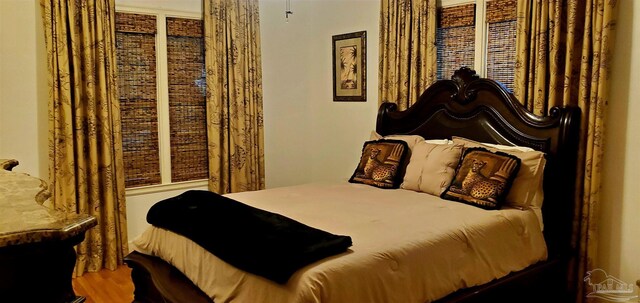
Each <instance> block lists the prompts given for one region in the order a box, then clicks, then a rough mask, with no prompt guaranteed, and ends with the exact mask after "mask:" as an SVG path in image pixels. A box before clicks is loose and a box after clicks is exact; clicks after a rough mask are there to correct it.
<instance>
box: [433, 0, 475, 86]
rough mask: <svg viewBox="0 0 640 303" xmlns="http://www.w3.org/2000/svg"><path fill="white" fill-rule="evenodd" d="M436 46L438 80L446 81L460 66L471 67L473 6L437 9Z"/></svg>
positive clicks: (473, 29) (473, 47)
mask: <svg viewBox="0 0 640 303" xmlns="http://www.w3.org/2000/svg"><path fill="white" fill-rule="evenodd" d="M436 44H437V55H438V68H437V77H438V79H439V80H441V79H448V78H449V77H451V75H453V72H454V71H455V70H457V69H459V68H460V67H462V66H467V67H473V64H474V52H475V4H468V5H459V6H453V7H444V8H440V9H438V29H437V31H436Z"/></svg>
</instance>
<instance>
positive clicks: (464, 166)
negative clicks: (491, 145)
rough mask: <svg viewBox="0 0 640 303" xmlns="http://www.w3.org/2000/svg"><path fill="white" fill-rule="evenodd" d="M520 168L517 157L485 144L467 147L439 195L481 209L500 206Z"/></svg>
mask: <svg viewBox="0 0 640 303" xmlns="http://www.w3.org/2000/svg"><path fill="white" fill-rule="evenodd" d="M519 169H520V158H518V157H516V156H513V155H509V154H506V153H502V152H495V153H492V152H490V151H488V150H486V149H484V148H467V149H466V150H465V152H464V155H463V158H462V161H460V164H459V165H458V168H457V169H456V175H455V177H454V178H453V181H452V182H451V185H449V187H448V188H447V189H446V190H445V191H444V192H443V193H442V195H441V196H440V197H441V198H443V199H447V200H453V201H459V202H463V203H467V204H471V205H474V206H477V207H480V208H484V209H498V208H500V206H502V203H503V202H504V199H505V197H506V196H507V193H508V192H509V188H510V187H511V184H512V182H513V179H514V178H515V176H516V174H518V170H519Z"/></svg>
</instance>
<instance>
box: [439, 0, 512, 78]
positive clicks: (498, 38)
mask: <svg viewBox="0 0 640 303" xmlns="http://www.w3.org/2000/svg"><path fill="white" fill-rule="evenodd" d="M516 1H517V0H476V1H459V0H442V2H441V5H440V7H439V8H438V29H437V33H436V35H437V36H436V43H437V54H438V69H437V72H438V75H437V76H438V79H449V77H451V75H452V74H453V72H454V71H455V70H457V69H458V68H460V67H462V66H468V67H471V68H473V69H475V70H476V72H478V73H479V74H480V75H484V76H485V77H487V78H491V79H494V80H496V81H499V82H501V83H502V84H503V85H505V86H506V87H507V88H508V89H510V90H513V78H514V75H515V61H516V6H517V2H516Z"/></svg>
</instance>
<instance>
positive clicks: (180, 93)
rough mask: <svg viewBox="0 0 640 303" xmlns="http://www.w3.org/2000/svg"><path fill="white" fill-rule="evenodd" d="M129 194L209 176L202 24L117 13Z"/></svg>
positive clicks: (185, 18)
mask: <svg viewBox="0 0 640 303" xmlns="http://www.w3.org/2000/svg"><path fill="white" fill-rule="evenodd" d="M116 48H117V63H118V85H119V92H118V94H119V99H120V106H121V116H122V141H123V142H122V145H123V153H124V163H125V184H126V187H127V188H132V187H140V186H148V185H159V184H170V183H177V182H186V181H195V180H204V179H206V178H207V177H208V159H207V135H206V112H205V109H206V105H205V85H206V84H205V66H204V39H203V30H202V20H199V19H195V18H193V16H178V15H172V14H168V13H165V12H144V13H139V12H135V13H133V12H122V11H119V12H117V13H116Z"/></svg>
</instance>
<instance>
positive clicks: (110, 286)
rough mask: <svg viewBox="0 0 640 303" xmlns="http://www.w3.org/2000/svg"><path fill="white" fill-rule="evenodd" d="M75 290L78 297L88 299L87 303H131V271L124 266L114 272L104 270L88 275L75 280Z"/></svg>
mask: <svg viewBox="0 0 640 303" xmlns="http://www.w3.org/2000/svg"><path fill="white" fill-rule="evenodd" d="M73 290H74V291H75V292H76V295H78V296H83V297H86V298H87V301H85V303H125V302H126V303H131V302H132V301H133V282H132V281H131V269H130V268H129V267H127V266H126V265H122V266H120V267H118V269H116V270H114V271H111V270H108V269H103V270H101V271H99V272H95V273H86V274H84V275H82V277H78V278H75V279H73Z"/></svg>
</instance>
